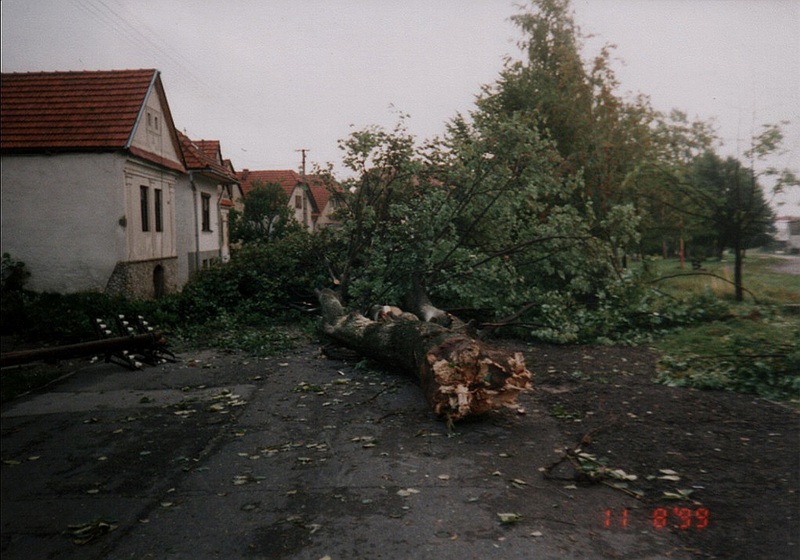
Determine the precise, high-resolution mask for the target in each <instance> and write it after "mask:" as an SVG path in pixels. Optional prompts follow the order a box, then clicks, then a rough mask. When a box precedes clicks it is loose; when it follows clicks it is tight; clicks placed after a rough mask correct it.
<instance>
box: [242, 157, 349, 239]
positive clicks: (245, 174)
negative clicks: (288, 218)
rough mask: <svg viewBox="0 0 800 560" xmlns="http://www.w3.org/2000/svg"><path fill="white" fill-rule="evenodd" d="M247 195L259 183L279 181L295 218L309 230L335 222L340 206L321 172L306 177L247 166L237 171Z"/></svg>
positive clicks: (292, 172)
mask: <svg viewBox="0 0 800 560" xmlns="http://www.w3.org/2000/svg"><path fill="white" fill-rule="evenodd" d="M237 177H238V179H239V181H240V182H241V185H242V192H243V193H244V196H245V203H246V197H247V194H248V193H249V192H250V191H252V190H253V189H254V188H255V186H256V185H257V184H261V185H266V184H268V183H275V184H278V185H280V186H281V187H282V188H283V191H284V192H285V193H286V195H287V196H288V197H289V207H290V208H291V209H292V210H293V211H294V217H295V219H296V220H297V221H298V222H299V223H301V224H303V225H304V226H305V227H306V229H308V230H309V231H316V230H317V229H319V228H321V227H325V226H328V225H331V224H333V223H335V221H334V219H333V212H334V211H335V210H336V208H337V203H338V200H339V198H338V197H337V196H336V194H335V188H334V189H333V192H331V189H330V188H329V187H328V184H327V183H326V182H325V180H324V179H323V178H322V177H320V176H318V175H306V176H305V177H304V176H303V175H301V174H299V173H297V172H296V171H292V170H262V171H251V170H249V169H244V170H242V171H241V172H239V173H237Z"/></svg>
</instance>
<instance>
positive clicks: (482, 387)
mask: <svg viewBox="0 0 800 560" xmlns="http://www.w3.org/2000/svg"><path fill="white" fill-rule="evenodd" d="M318 296H319V301H320V304H321V307H322V330H323V332H325V334H327V335H328V336H330V337H331V338H333V339H334V340H336V341H337V342H339V343H341V344H342V345H344V346H346V347H348V348H351V349H353V350H356V351H357V352H359V353H360V354H362V355H364V356H366V357H368V358H372V359H374V360H376V361H378V362H382V363H384V364H387V365H390V366H394V367H400V368H401V369H403V370H404V371H408V372H411V373H414V374H415V375H416V376H417V377H418V378H419V380H420V383H421V385H422V389H423V391H424V392H425V397H426V399H427V400H428V403H429V404H430V406H431V408H432V409H433V412H434V413H436V414H437V415H438V416H440V417H444V418H447V420H448V421H456V420H461V419H463V418H466V417H468V416H476V415H480V414H483V413H486V412H488V411H490V410H494V409H497V408H500V407H514V406H516V402H517V396H518V395H519V393H520V392H523V391H526V390H528V389H530V383H531V374H530V372H529V371H528V370H527V368H526V367H525V360H524V358H523V357H522V354H521V353H519V352H515V353H510V352H507V351H504V350H500V349H497V348H492V347H490V346H488V345H486V344H484V343H483V342H481V341H479V340H475V339H473V338H470V337H469V336H466V335H465V334H464V333H462V332H459V331H455V330H451V329H448V328H446V327H444V326H442V325H440V324H437V323H432V322H427V321H419V320H415V319H414V318H412V317H411V316H409V315H407V314H406V315H404V316H401V317H399V318H397V319H391V318H390V319H388V320H385V321H373V320H371V319H368V318H367V317H365V316H363V315H361V314H360V313H355V312H353V313H349V314H348V313H346V312H345V309H344V307H343V306H342V304H341V303H340V301H339V299H338V298H337V296H336V294H335V293H334V292H333V291H331V290H327V289H326V290H322V291H321V292H319V294H318Z"/></svg>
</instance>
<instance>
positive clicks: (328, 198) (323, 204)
mask: <svg viewBox="0 0 800 560" xmlns="http://www.w3.org/2000/svg"><path fill="white" fill-rule="evenodd" d="M306 180H307V183H308V188H309V189H310V191H311V196H312V197H313V198H314V201H315V202H316V205H317V209H318V212H317V213H316V214H314V217H313V219H314V230H317V229H319V228H323V227H326V226H330V225H335V224H336V220H335V219H334V217H333V214H334V212H335V211H336V209H337V208H338V207H339V206H340V205H341V196H340V194H339V192H340V191H339V186H338V185H337V184H335V183H333V184H332V185H329V184H328V182H326V181H325V179H323V178H322V177H320V176H318V175H307V176H306Z"/></svg>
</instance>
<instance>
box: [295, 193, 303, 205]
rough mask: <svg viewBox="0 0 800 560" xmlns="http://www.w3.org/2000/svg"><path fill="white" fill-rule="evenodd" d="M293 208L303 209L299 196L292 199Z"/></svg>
mask: <svg viewBox="0 0 800 560" xmlns="http://www.w3.org/2000/svg"><path fill="white" fill-rule="evenodd" d="M294 207H295V208H302V207H303V197H302V196H301V195H299V194H298V195H296V196H295V197H294Z"/></svg>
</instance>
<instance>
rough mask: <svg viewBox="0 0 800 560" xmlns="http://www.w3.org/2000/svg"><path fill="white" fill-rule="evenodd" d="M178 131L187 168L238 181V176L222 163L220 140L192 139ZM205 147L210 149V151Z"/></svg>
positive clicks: (227, 180) (230, 180) (226, 180)
mask: <svg viewBox="0 0 800 560" xmlns="http://www.w3.org/2000/svg"><path fill="white" fill-rule="evenodd" d="M177 133H178V139H179V140H180V143H181V150H182V151H183V160H184V163H185V164H186V169H187V170H189V171H198V172H201V173H204V174H207V175H211V176H213V177H214V178H216V179H219V180H221V181H223V182H226V183H228V182H230V183H235V182H237V179H236V177H235V176H234V175H233V174H232V173H230V172H229V171H228V167H227V166H226V165H223V164H222V163H220V157H218V155H219V153H220V144H219V140H190V139H189V137H188V136H186V135H185V134H183V133H182V132H181V131H177ZM203 147H205V148H207V149H209V151H210V153H209V151H206V150H205V149H203ZM210 147H214V148H213V149H211V148H210Z"/></svg>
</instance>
